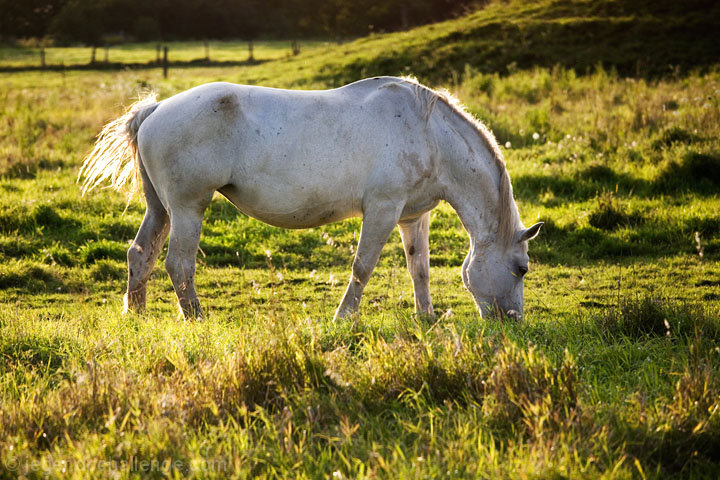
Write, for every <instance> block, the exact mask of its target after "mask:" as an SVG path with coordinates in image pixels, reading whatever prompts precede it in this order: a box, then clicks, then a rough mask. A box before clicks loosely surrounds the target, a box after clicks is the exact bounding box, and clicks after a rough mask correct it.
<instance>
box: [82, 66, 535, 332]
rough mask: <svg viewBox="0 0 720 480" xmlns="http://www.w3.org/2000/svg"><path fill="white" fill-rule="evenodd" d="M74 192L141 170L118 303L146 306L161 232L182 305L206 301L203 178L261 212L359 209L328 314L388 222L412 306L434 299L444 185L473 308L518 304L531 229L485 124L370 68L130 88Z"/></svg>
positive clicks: (289, 216) (368, 259) (354, 290)
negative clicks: (364, 75) (341, 283)
mask: <svg viewBox="0 0 720 480" xmlns="http://www.w3.org/2000/svg"><path fill="white" fill-rule="evenodd" d="M82 177H84V185H83V194H84V193H86V192H87V191H89V190H91V189H92V188H94V187H95V186H97V185H99V184H100V183H103V182H105V181H109V182H110V184H111V186H113V187H114V188H116V189H120V188H121V187H123V186H125V185H126V184H127V183H130V184H131V194H132V192H134V191H136V190H137V189H138V183H139V180H138V178H139V179H141V182H142V188H143V190H144V193H145V200H146V203H147V210H146V212H145V217H144V219H143V221H142V225H141V226H140V229H139V231H138V233H137V236H136V237H135V240H134V241H133V243H132V245H131V246H130V249H129V250H128V286H127V293H126V294H125V305H126V310H127V309H130V310H133V311H142V310H143V309H144V307H145V295H146V293H145V292H146V284H147V281H148V278H149V276H150V272H151V270H152V268H153V266H154V265H155V262H156V260H157V257H158V254H159V252H160V250H161V248H162V246H163V244H164V243H165V239H166V238H167V236H168V233H169V234H170V239H169V242H168V252H167V260H166V261H165V266H166V269H167V272H168V274H169V275H170V278H171V280H172V284H173V287H174V289H175V293H176V295H177V298H178V301H179V304H180V310H181V312H182V314H183V315H184V316H185V317H186V318H188V317H196V316H200V315H202V311H201V309H200V303H199V301H198V297H197V294H196V292H195V263H196V255H197V250H198V243H199V240H200V230H201V227H202V220H203V212H204V211H205V208H206V207H207V206H208V204H209V203H210V200H211V199H212V197H213V193H214V192H216V191H217V192H220V193H221V194H222V195H224V196H225V197H226V198H227V199H228V200H229V201H230V202H232V203H233V204H234V205H235V206H236V207H237V208H238V209H240V210H241V211H243V212H245V213H246V214H248V215H250V216H251V217H254V218H256V219H258V220H261V221H263V222H266V223H269V224H271V225H275V226H278V227H285V228H308V227H317V226H320V225H324V224H326V223H329V222H336V221H339V220H342V219H345V218H348V217H356V216H362V219H363V220H362V228H361V233H360V240H359V243H358V246H357V252H356V254H355V260H354V261H353V265H352V275H351V276H350V282H349V284H348V287H347V290H346V291H345V295H344V297H343V299H342V301H341V303H340V306H339V307H338V309H337V311H336V312H335V318H341V317H345V316H347V315H351V314H353V313H355V312H356V311H357V310H358V306H359V303H360V298H361V296H362V293H363V289H364V288H365V285H366V284H367V282H368V279H369V278H370V274H371V273H372V271H373V268H374V267H375V264H376V263H377V261H378V257H379V256H380V251H381V249H382V247H383V245H384V244H385V243H386V241H387V239H388V237H389V235H390V233H391V232H392V230H393V229H394V228H395V225H399V227H400V234H401V237H402V243H403V247H404V249H405V258H406V260H407V266H408V270H409V271H410V276H411V277H412V283H413V289H414V294H415V310H416V312H418V313H424V314H433V306H432V302H431V300H430V292H429V270H430V262H429V242H428V228H429V224H430V210H432V209H433V208H434V207H435V206H436V205H437V204H438V202H440V201H441V200H445V201H447V202H448V203H449V204H450V205H451V206H452V207H453V208H454V209H455V211H456V212H457V214H458V216H459V217H460V220H461V221H462V224H463V226H464V227H465V229H466V230H467V232H468V234H469V236H470V252H469V253H468V255H467V257H466V258H465V261H464V262H463V265H462V279H463V282H464V283H465V286H466V287H467V289H468V290H469V291H470V293H471V294H472V297H473V299H474V300H475V303H476V305H477V307H478V309H479V311H480V313H481V315H483V314H487V313H489V312H495V311H498V310H499V311H500V313H501V314H507V315H509V316H510V317H516V318H519V317H520V316H521V315H522V310H523V276H524V275H525V273H527V271H528V255H527V248H528V240H530V239H532V238H534V237H535V236H536V235H537V233H538V232H539V230H540V226H541V225H542V223H538V224H535V225H533V226H532V227H530V228H527V229H526V228H524V227H523V225H522V222H521V221H520V216H519V214H518V209H517V206H516V204H515V201H514V199H513V193H512V187H511V185H510V177H509V175H508V172H507V170H506V168H505V162H504V160H503V157H502V153H501V152H500V149H499V148H498V144H497V142H496V141H495V138H494V136H493V135H492V133H491V132H490V131H489V130H488V129H487V128H486V127H485V126H484V125H483V124H482V123H480V122H479V121H477V120H475V119H474V118H473V117H472V116H471V115H470V114H468V113H467V112H466V111H465V110H464V109H463V108H462V107H461V106H460V105H459V104H458V102H457V101H455V100H454V99H453V97H451V96H450V95H448V94H443V93H440V92H436V91H434V90H431V89H429V88H427V87H425V86H423V85H420V84H419V83H417V82H416V81H413V80H409V79H404V78H395V77H377V78H370V79H365V80H361V81H358V82H355V83H352V84H350V85H346V86H344V87H341V88H337V89H333V90H325V91H294V90H281V89H274V88H265V87H256V86H245V85H235V84H230V83H209V84H206V85H201V86H198V87H195V88H192V89H190V90H187V91H185V92H182V93H179V94H177V95H175V96H173V97H170V98H168V99H166V100H162V101H160V102H157V101H156V99H155V97H154V96H153V95H150V96H148V97H146V98H144V99H141V100H140V101H138V102H137V103H135V104H134V105H133V106H132V107H130V109H129V110H128V111H127V112H126V113H125V114H124V115H123V116H121V117H120V118H118V119H117V120H115V121H113V122H111V123H110V124H108V125H107V126H106V127H105V129H104V130H103V131H102V132H101V133H100V135H99V136H98V140H97V143H96V145H95V148H94V150H93V151H92V152H91V153H90V154H89V155H88V157H87V158H86V159H85V162H84V164H83V166H82V168H81V170H80V174H79V177H78V178H79V179H80V178H82Z"/></svg>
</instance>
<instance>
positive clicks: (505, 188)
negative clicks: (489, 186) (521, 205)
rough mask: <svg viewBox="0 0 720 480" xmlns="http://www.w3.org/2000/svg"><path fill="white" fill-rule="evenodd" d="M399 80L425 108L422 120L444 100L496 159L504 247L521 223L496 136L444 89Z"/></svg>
mask: <svg viewBox="0 0 720 480" xmlns="http://www.w3.org/2000/svg"><path fill="white" fill-rule="evenodd" d="M402 80H403V81H405V82H407V83H409V84H410V85H411V86H412V87H413V89H414V91H415V96H416V98H417V99H418V100H419V101H420V104H421V105H423V108H424V110H425V112H424V115H425V120H426V121H429V120H430V115H431V114H432V112H433V110H434V109H435V105H436V103H437V102H438V100H440V101H441V102H443V103H445V104H446V105H447V106H448V107H449V108H450V110H452V111H453V112H455V113H456V114H458V115H460V116H461V117H462V118H464V119H465V120H466V121H467V122H468V123H469V124H470V125H472V126H473V127H474V128H475V130H476V131H477V132H478V134H479V135H480V138H481V139H482V140H483V142H485V146H486V147H487V149H488V151H489V152H490V153H491V155H492V156H493V158H494V159H495V164H496V165H497V167H498V170H499V171H500V185H499V199H500V203H499V205H498V237H499V240H501V241H502V242H503V243H504V244H505V246H506V247H507V246H509V245H510V242H511V241H512V240H513V239H514V238H515V232H516V229H517V228H518V224H520V223H521V222H520V213H519V212H518V209H517V205H516V204H515V199H514V198H513V191H512V185H511V183H510V174H509V173H508V171H507V166H506V165H505V160H504V158H503V154H502V152H501V151H500V146H499V145H498V142H497V140H496V139H495V135H493V133H492V132H491V131H490V129H488V128H487V127H486V126H485V124H484V123H482V122H481V121H480V120H478V119H477V118H476V117H475V116H474V115H473V114H472V113H470V112H469V111H468V110H467V108H466V107H465V105H463V104H462V102H460V100H459V99H458V98H457V97H455V96H454V95H453V94H452V93H450V92H449V91H447V90H434V89H432V88H429V87H426V86H425V85H422V84H421V83H420V82H418V81H417V79H416V78H415V77H402Z"/></svg>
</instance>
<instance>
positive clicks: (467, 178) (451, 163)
mask: <svg viewBox="0 0 720 480" xmlns="http://www.w3.org/2000/svg"><path fill="white" fill-rule="evenodd" d="M444 107H445V108H450V107H447V106H444ZM445 119H446V120H445V121H446V122H447V127H448V128H444V129H442V130H443V137H442V140H441V141H440V142H439V144H440V148H441V149H442V150H443V152H442V155H443V157H444V158H445V165H446V168H447V176H446V178H447V180H446V181H447V182H448V183H449V184H448V185H447V186H446V196H445V200H447V202H448V203H450V205H451V206H452V207H453V208H454V209H455V211H456V212H457V214H458V217H460V221H461V222H462V223H463V226H464V227H465V230H466V231H467V232H468V234H469V235H470V241H471V243H472V247H473V248H474V247H475V246H478V245H483V244H487V243H489V242H495V241H497V240H498V238H497V237H498V228H499V225H500V218H499V216H500V215H501V214H502V213H503V212H501V211H500V210H501V209H500V182H501V176H502V175H503V172H504V170H503V169H502V167H500V166H499V165H498V162H497V160H496V159H495V154H494V152H493V151H492V150H491V148H490V146H489V145H488V143H487V140H486V139H484V138H483V136H482V134H481V133H480V132H478V130H477V129H476V127H475V126H474V125H472V124H471V123H470V122H469V121H468V120H466V119H465V118H463V117H462V115H460V114H458V113H455V112H453V113H452V114H451V115H448V114H446V115H445ZM448 132H449V134H448Z"/></svg>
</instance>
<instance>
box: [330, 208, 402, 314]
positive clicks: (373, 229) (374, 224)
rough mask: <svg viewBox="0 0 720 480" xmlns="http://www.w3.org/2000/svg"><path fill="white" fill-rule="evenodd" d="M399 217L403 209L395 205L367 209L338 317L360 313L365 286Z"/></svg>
mask: <svg viewBox="0 0 720 480" xmlns="http://www.w3.org/2000/svg"><path fill="white" fill-rule="evenodd" d="M399 216H400V212H399V209H397V208H396V207H395V206H394V205H386V206H384V208H383V207H381V206H376V207H375V208H366V209H365V212H364V213H363V222H362V228H361V231H360V240H359V241H358V248H357V253H356V254H355V260H354V261H353V266H352V276H351V277H350V283H349V284H348V287H347V290H346V291H345V295H344V296H343V299H342V302H340V306H339V307H338V309H337V311H336V312H335V318H336V319H337V318H342V317H346V316H348V315H352V314H353V313H355V312H357V310H358V307H359V306H360V298H361V297H362V293H363V290H364V289H365V285H367V282H368V279H369V278H370V274H371V273H372V271H373V269H374V268H375V264H377V261H378V258H380V252H381V251H382V248H383V246H384V245H385V242H387V239H388V237H389V236H390V233H391V232H392V230H393V228H395V225H397V221H398V218H399Z"/></svg>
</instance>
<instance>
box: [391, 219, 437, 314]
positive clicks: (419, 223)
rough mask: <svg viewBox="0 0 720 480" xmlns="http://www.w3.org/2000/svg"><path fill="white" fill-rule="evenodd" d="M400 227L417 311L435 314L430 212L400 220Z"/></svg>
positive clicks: (418, 312)
mask: <svg viewBox="0 0 720 480" xmlns="http://www.w3.org/2000/svg"><path fill="white" fill-rule="evenodd" d="M399 227H400V237H401V238H402V242H403V247H404V248H405V260H406V261H407V268H408V271H409V272H410V278H411V279H412V283H413V291H414V293H415V313H417V314H425V315H433V314H434V312H433V306H432V301H431V300H430V239H429V232H430V212H427V213H425V214H423V215H422V216H421V217H419V218H417V219H415V220H412V221H410V222H400V223H399Z"/></svg>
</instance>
